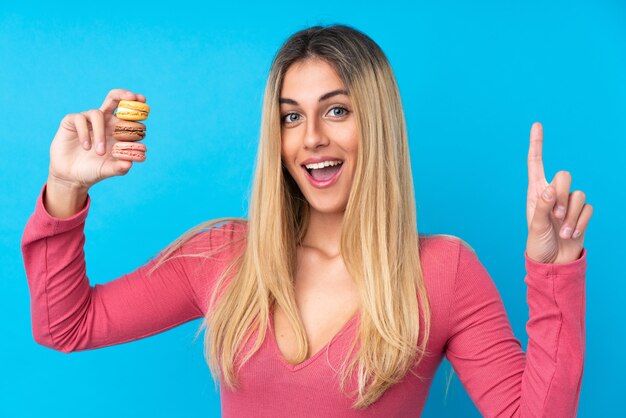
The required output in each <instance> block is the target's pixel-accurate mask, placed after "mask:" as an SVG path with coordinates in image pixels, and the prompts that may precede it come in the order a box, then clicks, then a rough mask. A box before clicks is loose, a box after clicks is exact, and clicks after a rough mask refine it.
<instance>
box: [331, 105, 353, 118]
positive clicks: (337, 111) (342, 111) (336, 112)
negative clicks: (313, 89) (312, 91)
mask: <svg viewBox="0 0 626 418" xmlns="http://www.w3.org/2000/svg"><path fill="white" fill-rule="evenodd" d="M328 113H330V114H331V116H333V117H336V118H340V117H343V116H346V115H347V114H348V113H349V111H348V109H346V108H345V107H341V106H335V107H333V108H332V109H330V110H329V111H328Z"/></svg>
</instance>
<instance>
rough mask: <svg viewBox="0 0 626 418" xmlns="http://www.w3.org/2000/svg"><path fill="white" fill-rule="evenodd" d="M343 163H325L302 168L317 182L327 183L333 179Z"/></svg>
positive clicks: (336, 161)
mask: <svg viewBox="0 0 626 418" xmlns="http://www.w3.org/2000/svg"><path fill="white" fill-rule="evenodd" d="M342 165H343V161H341V160H335V161H324V162H321V163H318V164H307V165H303V166H302V167H303V168H304V169H305V170H306V171H307V173H309V175H310V176H311V177H312V178H313V179H314V180H316V181H327V180H330V179H331V178H333V177H334V176H335V175H336V174H337V173H338V172H339V170H341V166H342Z"/></svg>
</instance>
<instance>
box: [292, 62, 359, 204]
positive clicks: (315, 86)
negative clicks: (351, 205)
mask: <svg viewBox="0 0 626 418" xmlns="http://www.w3.org/2000/svg"><path fill="white" fill-rule="evenodd" d="M280 114H281V135H282V140H281V155H282V160H283V164H284V165H285V167H286V168H287V170H288V171H289V173H290V174H291V176H292V177H293V179H294V180H295V182H296V183H297V184H298V187H299V188H300V190H301V191H302V194H303V195H304V197H305V198H306V200H307V201H308V202H309V204H310V206H311V211H318V212H322V213H329V214H331V213H343V212H344V211H345V208H346V205H347V203H348V196H349V194H350V189H351V187H352V180H353V178H354V171H355V168H356V158H357V149H358V148H357V147H358V142H359V141H358V134H357V127H356V120H355V116H354V113H353V107H352V102H351V101H350V96H349V95H348V91H347V89H346V87H345V85H344V83H343V81H342V80H341V79H340V78H339V76H338V74H337V73H336V72H335V70H334V69H333V67H331V66H330V65H329V64H327V63H326V62H325V61H322V60H320V59H306V60H304V61H299V62H296V63H294V64H292V65H291V66H290V67H289V68H288V70H287V72H286V73H285V77H284V79H283V85H282V89H281V92H280Z"/></svg>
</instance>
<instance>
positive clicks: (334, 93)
mask: <svg viewBox="0 0 626 418" xmlns="http://www.w3.org/2000/svg"><path fill="white" fill-rule="evenodd" d="M340 94H343V95H345V96H349V94H348V90H342V89H340V90H333V91H329V92H328V93H326V94H323V95H322V96H320V98H319V100H318V102H323V101H324V100H328V99H330V98H331V97H334V96H337V95H340ZM278 103H279V104H290V105H295V106H297V105H298V102H296V101H295V100H293V99H288V98H286V97H281V98H280V99H278Z"/></svg>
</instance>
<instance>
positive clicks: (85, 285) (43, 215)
mask: <svg viewBox="0 0 626 418" xmlns="http://www.w3.org/2000/svg"><path fill="white" fill-rule="evenodd" d="M44 193H45V186H44V188H43V189H42V192H41V194H40V195H39V198H38V199H37V203H36V207H35V212H34V213H33V215H32V216H31V217H30V219H29V220H28V222H27V224H26V227H25V230H24V234H23V237H22V255H23V259H24V266H25V270H26V276H27V278H28V285H29V290H30V296H31V318H32V330H33V336H34V338H35V340H36V341H37V342H38V343H40V344H42V345H45V346H47V347H50V348H53V349H55V350H59V351H63V352H66V353H67V352H71V351H77V350H85V349H93V348H100V347H105V346H109V345H113V344H120V343H124V342H128V341H132V340H136V339H139V338H143V337H147V336H149V335H153V334H156V333H159V332H162V331H165V330H167V329H170V328H172V327H174V326H177V325H180V324H182V323H184V322H187V321H190V320H193V319H196V318H199V317H201V316H203V315H204V313H205V312H206V301H207V293H208V292H209V291H210V288H211V286H212V281H213V280H214V278H215V277H216V276H217V272H218V270H219V268H220V267H221V265H223V263H221V262H218V261H219V260H218V261H213V260H211V261H209V262H206V263H201V262H200V261H198V260H199V258H197V257H176V258H173V259H171V260H168V261H167V262H165V263H164V264H162V265H161V267H159V268H158V269H157V270H156V271H154V272H153V273H152V274H148V272H149V270H150V269H151V268H152V266H153V265H154V264H155V263H156V262H157V260H158V259H159V258H158V257H157V258H155V259H153V260H151V261H149V262H148V263H146V264H144V265H143V266H141V267H139V268H137V269H136V270H135V271H133V272H131V273H129V274H125V275H123V276H122V277H119V278H117V279H114V280H111V281H109V282H107V283H105V284H102V285H100V284H97V285H95V286H90V284H89V279H88V277H87V275H86V266H85V257H84V252H83V246H84V243H85V236H84V225H85V220H86V218H87V213H88V210H89V205H90V199H89V198H88V199H87V203H86V205H85V207H84V208H83V209H82V210H81V211H80V212H79V213H77V214H76V215H74V216H72V217H71V218H67V219H57V218H53V217H51V216H50V215H49V214H48V213H47V212H46V209H45V207H44V205H43V196H44ZM219 228H222V229H221V230H222V231H224V229H225V226H223V227H219ZM216 229H217V228H216ZM230 236H231V235H229V234H225V233H222V234H220V233H215V231H214V230H211V232H210V233H206V234H205V233H201V234H200V235H198V236H196V237H197V238H196V237H194V238H192V239H191V240H189V241H188V244H186V245H184V246H183V247H181V248H180V249H179V250H177V252H176V253H175V255H184V254H190V253H198V252H199V250H200V248H201V247H203V246H206V245H205V244H206V243H204V244H202V241H203V239H207V240H209V243H208V244H209V246H212V245H213V244H215V243H214V242H213V241H224V240H226V239H228V238H229V237H230ZM204 249H206V248H204ZM204 261H206V259H205V260H204ZM222 261H223V260H222ZM199 265H202V269H198V268H194V267H198V266H199ZM200 271H201V272H202V274H196V273H197V272H200Z"/></svg>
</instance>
